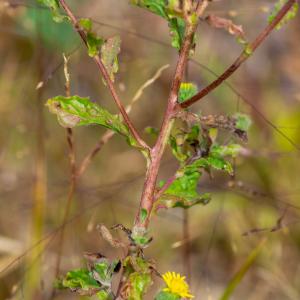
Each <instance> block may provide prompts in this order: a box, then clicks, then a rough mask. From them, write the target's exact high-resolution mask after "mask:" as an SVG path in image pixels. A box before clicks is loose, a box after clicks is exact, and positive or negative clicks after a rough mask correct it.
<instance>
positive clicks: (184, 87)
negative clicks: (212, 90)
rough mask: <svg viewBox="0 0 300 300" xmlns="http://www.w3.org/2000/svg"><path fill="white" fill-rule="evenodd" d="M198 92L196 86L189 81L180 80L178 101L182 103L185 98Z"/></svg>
mask: <svg viewBox="0 0 300 300" xmlns="http://www.w3.org/2000/svg"><path fill="white" fill-rule="evenodd" d="M197 92H198V88H197V86H196V85H195V84H193V83H190V82H182V83H181V84H180V89H179V94H178V102H179V103H182V102H184V101H185V100H187V99H189V98H191V97H193V96H195V95H196V94H197Z"/></svg>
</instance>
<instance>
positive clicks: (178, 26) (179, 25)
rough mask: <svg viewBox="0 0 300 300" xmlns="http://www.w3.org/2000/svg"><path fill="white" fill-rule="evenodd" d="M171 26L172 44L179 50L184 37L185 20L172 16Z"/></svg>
mask: <svg viewBox="0 0 300 300" xmlns="http://www.w3.org/2000/svg"><path fill="white" fill-rule="evenodd" d="M169 28H170V35H171V38H172V42H171V45H172V46H173V47H174V48H176V49H177V50H180V49H181V46H182V42H183V38H184V32H185V21H184V20H183V19H182V18H170V20H169Z"/></svg>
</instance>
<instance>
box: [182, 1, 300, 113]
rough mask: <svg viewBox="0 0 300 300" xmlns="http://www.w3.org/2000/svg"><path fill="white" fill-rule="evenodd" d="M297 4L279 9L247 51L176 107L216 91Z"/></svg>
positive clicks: (289, 3) (186, 104)
mask: <svg viewBox="0 0 300 300" xmlns="http://www.w3.org/2000/svg"><path fill="white" fill-rule="evenodd" d="M296 2H297V0H289V1H287V3H286V4H285V5H284V6H283V7H282V8H281V10H280V11H279V12H278V14H277V15H276V17H275V18H274V19H273V21H272V22H271V23H270V24H269V25H268V26H267V27H266V28H265V29H264V30H263V31H262V32H261V33H260V34H259V35H258V37H257V38H256V39H255V40H254V41H253V42H252V43H251V44H250V45H248V46H247V50H249V52H250V53H251V54H249V53H247V52H248V51H243V52H242V53H241V54H240V56H239V57H238V58H237V59H236V60H235V62H234V63H233V64H232V65H231V66H230V67H229V68H228V69H227V70H226V71H225V72H224V73H223V74H222V75H221V76H220V77H218V78H217V79H216V80H215V81H213V82H212V83H211V84H209V85H208V86H206V87H205V88H203V89H202V90H201V91H200V92H199V93H197V94H196V95H195V96H193V97H191V98H190V99H188V100H186V101H185V102H184V103H182V104H180V105H178V106H180V107H181V108H187V107H189V106H191V105H192V104H194V103H195V102H197V101H199V100H201V99H202V98H203V97H205V96H206V95H208V94H209V93H210V92H211V91H213V90H214V89H216V88H217V87H218V86H219V85H220V84H222V83H223V81H225V80H226V79H227V78H228V77H230V76H231V75H232V74H233V73H234V72H235V71H236V70H237V69H238V68H239V67H240V66H241V65H242V63H244V62H245V61H246V60H247V59H248V58H249V57H250V56H251V55H252V53H253V52H254V51H255V50H256V49H257V48H258V47H259V46H260V44H261V43H262V42H263V41H264V40H265V39H266V37H267V36H268V35H269V34H270V33H271V32H272V31H273V29H274V28H275V27H276V26H277V25H278V24H279V23H280V21H281V20H282V19H283V18H284V16H285V15H286V14H287V13H288V11H289V10H290V9H291V7H292V6H293V5H294V4H295V3H296Z"/></svg>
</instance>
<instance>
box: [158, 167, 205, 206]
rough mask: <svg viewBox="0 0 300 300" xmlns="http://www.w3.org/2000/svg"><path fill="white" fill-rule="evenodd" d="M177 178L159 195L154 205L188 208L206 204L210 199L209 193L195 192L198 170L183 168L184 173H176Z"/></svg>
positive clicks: (199, 174)
mask: <svg viewBox="0 0 300 300" xmlns="http://www.w3.org/2000/svg"><path fill="white" fill-rule="evenodd" d="M177 176H178V178H177V179H175V180H174V182H173V183H172V184H171V185H170V186H169V188H168V189H167V190H166V191H165V192H164V194H163V195H162V196H161V198H160V200H159V201H158V202H157V203H156V206H157V207H159V206H163V207H166V208H173V207H181V208H189V207H192V206H194V205H197V204H204V205H205V204H207V203H208V202H209V201H210V194H208V193H205V194H202V195H201V194H199V193H198V192H197V187H198V182H199V179H200V177H201V173H200V172H199V171H198V170H196V171H195V170H184V173H183V174H182V175H181V174H177Z"/></svg>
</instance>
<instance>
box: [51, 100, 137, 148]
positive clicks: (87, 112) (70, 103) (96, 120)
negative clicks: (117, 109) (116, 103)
mask: <svg viewBox="0 0 300 300" xmlns="http://www.w3.org/2000/svg"><path fill="white" fill-rule="evenodd" d="M46 105H47V106H48V108H49V110H50V112H52V113H54V114H56V115H57V119H58V122H59V123H60V124H61V125H62V126H63V127H66V128H72V127H75V126H82V125H91V124H98V125H101V126H104V127H106V128H108V129H111V130H113V131H115V132H117V133H119V134H121V135H123V136H125V137H126V138H127V141H128V143H129V144H130V145H131V146H137V145H138V143H137V141H136V140H135V138H134V137H133V136H132V134H131V133H130V131H129V129H128V127H127V126H126V125H125V124H124V123H123V122H122V120H121V119H120V117H119V116H118V115H113V114H111V113H110V112H108V111H107V110H106V109H104V108H102V107H100V106H99V105H98V104H96V103H93V102H91V101H90V99H89V98H83V97H79V96H71V97H63V96H57V97H54V98H51V99H49V100H48V101H47V104H46Z"/></svg>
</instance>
